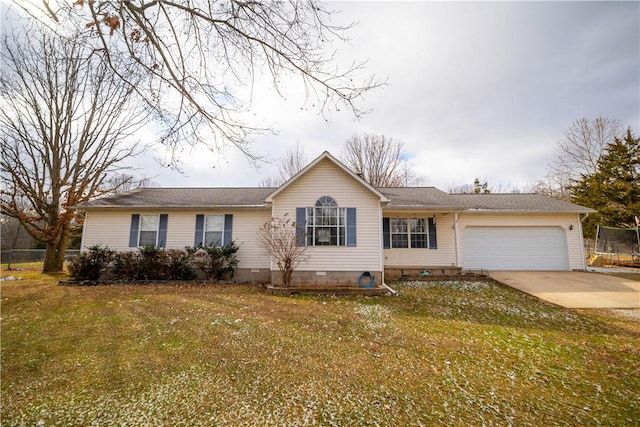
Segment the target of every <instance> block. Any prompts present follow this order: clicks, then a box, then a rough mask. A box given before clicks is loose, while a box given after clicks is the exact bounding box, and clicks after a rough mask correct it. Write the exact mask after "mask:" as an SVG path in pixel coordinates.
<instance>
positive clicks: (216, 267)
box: [187, 242, 240, 280]
mask: <svg viewBox="0 0 640 427" xmlns="http://www.w3.org/2000/svg"><path fill="white" fill-rule="evenodd" d="M194 249H195V251H194V252H193V255H192V256H193V259H194V263H195V265H196V266H197V267H198V268H199V269H200V270H202V271H203V272H204V273H205V274H206V276H207V278H210V279H216V280H225V279H231V278H233V276H235V274H236V270H237V268H238V258H237V257H236V252H238V249H240V247H238V246H237V245H236V243H235V242H231V244H229V245H227V246H223V247H217V246H200V247H198V248H194ZM187 252H189V249H187Z"/></svg>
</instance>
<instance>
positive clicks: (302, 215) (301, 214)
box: [296, 208, 307, 246]
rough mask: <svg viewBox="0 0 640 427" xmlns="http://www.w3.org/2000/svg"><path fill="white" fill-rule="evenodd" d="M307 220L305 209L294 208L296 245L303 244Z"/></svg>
mask: <svg viewBox="0 0 640 427" xmlns="http://www.w3.org/2000/svg"><path fill="white" fill-rule="evenodd" d="M306 222H307V209H306V208H296V246H305V241H304V235H305V224H306Z"/></svg>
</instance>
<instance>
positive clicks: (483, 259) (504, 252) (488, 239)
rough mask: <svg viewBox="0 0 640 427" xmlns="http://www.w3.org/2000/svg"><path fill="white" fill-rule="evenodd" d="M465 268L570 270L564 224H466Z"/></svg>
mask: <svg viewBox="0 0 640 427" xmlns="http://www.w3.org/2000/svg"><path fill="white" fill-rule="evenodd" d="M464 268H467V269H487V270H568V269H569V254H568V250H567V237H566V232H565V231H564V229H563V228H561V227H466V228H465V229H464Z"/></svg>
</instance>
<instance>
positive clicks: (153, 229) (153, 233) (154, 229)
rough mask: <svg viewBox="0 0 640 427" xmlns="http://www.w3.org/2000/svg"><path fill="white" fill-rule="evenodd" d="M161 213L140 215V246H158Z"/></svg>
mask: <svg viewBox="0 0 640 427" xmlns="http://www.w3.org/2000/svg"><path fill="white" fill-rule="evenodd" d="M159 225H160V216H159V215H140V238H139V239H138V246H156V245H157V243H158V226H159Z"/></svg>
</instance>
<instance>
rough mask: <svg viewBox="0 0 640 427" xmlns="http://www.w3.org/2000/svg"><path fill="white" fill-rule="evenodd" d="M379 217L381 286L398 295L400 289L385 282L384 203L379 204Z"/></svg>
mask: <svg viewBox="0 0 640 427" xmlns="http://www.w3.org/2000/svg"><path fill="white" fill-rule="evenodd" d="M378 218H380V221H379V224H378V233H379V236H380V241H379V243H378V244H379V246H378V247H379V248H380V274H381V275H382V280H381V282H380V286H382V287H383V288H385V289H386V290H388V291H389V292H390V293H391V295H397V294H398V291H396V290H395V289H393V288H392V287H390V286H389V285H387V284H386V283H385V282H384V231H383V230H382V219H383V213H382V203H380V204H379V205H378Z"/></svg>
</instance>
